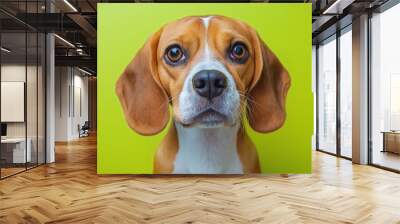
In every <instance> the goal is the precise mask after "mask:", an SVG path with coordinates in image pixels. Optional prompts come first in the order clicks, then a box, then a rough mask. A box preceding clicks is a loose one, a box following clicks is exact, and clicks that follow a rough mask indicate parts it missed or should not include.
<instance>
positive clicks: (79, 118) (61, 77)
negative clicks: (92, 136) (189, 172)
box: [55, 67, 88, 141]
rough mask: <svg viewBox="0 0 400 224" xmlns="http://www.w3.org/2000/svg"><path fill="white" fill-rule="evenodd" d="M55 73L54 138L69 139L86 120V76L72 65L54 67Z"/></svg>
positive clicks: (73, 137)
mask: <svg viewBox="0 0 400 224" xmlns="http://www.w3.org/2000/svg"><path fill="white" fill-rule="evenodd" d="M55 73H56V83H55V86H56V88H55V89H56V91H55V123H56V125H55V126H56V131H55V140H56V141H70V140H73V139H77V138H78V137H79V132H78V125H83V124H84V122H85V121H87V120H88V77H87V76H84V74H83V73H82V72H80V71H79V70H77V69H76V68H72V67H56V72H55Z"/></svg>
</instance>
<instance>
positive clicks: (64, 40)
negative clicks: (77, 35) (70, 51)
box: [54, 34, 75, 48]
mask: <svg viewBox="0 0 400 224" xmlns="http://www.w3.org/2000/svg"><path fill="white" fill-rule="evenodd" d="M54 36H55V37H57V38H58V39H59V40H61V41H62V42H64V43H65V44H67V45H68V46H70V47H73V48H75V45H73V44H72V43H71V42H69V41H68V40H66V39H64V38H62V37H60V36H59V35H57V34H54Z"/></svg>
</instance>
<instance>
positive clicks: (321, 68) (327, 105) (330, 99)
mask: <svg viewBox="0 0 400 224" xmlns="http://www.w3.org/2000/svg"><path fill="white" fill-rule="evenodd" d="M318 149H319V150H322V151H326V152H330V153H336V36H333V37H332V38H330V39H329V40H327V41H326V42H325V43H323V44H320V45H319V47H318Z"/></svg>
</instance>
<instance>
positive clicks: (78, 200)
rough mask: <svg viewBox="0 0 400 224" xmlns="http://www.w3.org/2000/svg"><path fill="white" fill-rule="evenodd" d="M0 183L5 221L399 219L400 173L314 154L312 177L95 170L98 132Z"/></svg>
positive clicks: (1, 213)
mask: <svg viewBox="0 0 400 224" xmlns="http://www.w3.org/2000/svg"><path fill="white" fill-rule="evenodd" d="M56 158H57V162H56V163H55V164H50V165H46V166H42V167H39V168H36V169H33V170H30V171H28V172H26V173H22V174H19V175H17V176H14V177H11V178H8V179H5V180H2V181H0V223H44V222H48V223H213V224H216V223H373V224H376V223H385V224H386V223H400V175H398V174H395V173H390V172H387V171H384V170H380V169H377V168H373V167H368V166H358V165H352V164H351V162H349V161H347V160H343V159H337V158H335V157H333V156H330V155H326V154H322V153H318V152H317V153H315V154H314V160H313V161H314V162H313V163H314V172H313V174H312V175H289V177H283V176H279V175H268V176H239V177H237V176H236V177H233V176H231V177H207V176H193V177H170V176H168V177H165V176H162V177H160V176H158V177H149V176H130V175H113V176H98V175H97V174H96V142H95V138H93V137H91V138H86V139H84V140H81V141H77V142H72V143H69V144H58V145H57V154H56Z"/></svg>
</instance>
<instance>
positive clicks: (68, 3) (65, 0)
mask: <svg viewBox="0 0 400 224" xmlns="http://www.w3.org/2000/svg"><path fill="white" fill-rule="evenodd" d="M64 3H65V4H67V5H68V7H70V8H71V9H72V10H73V11H74V12H78V10H77V9H76V8H75V7H74V6H73V5H72V4H71V3H70V2H69V1H68V0H64Z"/></svg>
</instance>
